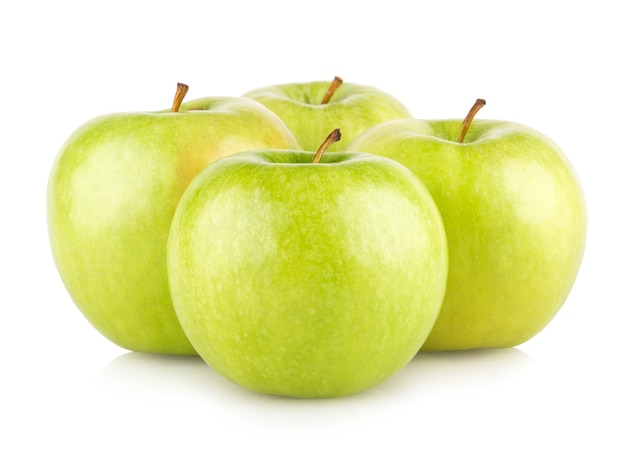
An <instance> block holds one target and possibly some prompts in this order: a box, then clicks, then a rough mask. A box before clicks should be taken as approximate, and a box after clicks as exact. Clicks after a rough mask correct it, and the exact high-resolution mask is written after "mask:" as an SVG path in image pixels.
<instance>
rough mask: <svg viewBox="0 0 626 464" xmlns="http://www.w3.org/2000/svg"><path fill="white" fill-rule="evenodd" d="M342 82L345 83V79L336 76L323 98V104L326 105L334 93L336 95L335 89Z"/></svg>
mask: <svg viewBox="0 0 626 464" xmlns="http://www.w3.org/2000/svg"><path fill="white" fill-rule="evenodd" d="M341 84H343V79H342V78H341V77H337V76H335V78H334V79H333V81H332V82H331V83H330V86H329V87H328V90H327V91H326V94H325V95H324V98H322V105H325V104H326V103H328V102H329V101H330V99H331V98H333V95H335V91H336V90H337V89H338V88H339V87H340V86H341Z"/></svg>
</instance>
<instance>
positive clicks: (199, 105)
mask: <svg viewBox="0 0 626 464" xmlns="http://www.w3.org/2000/svg"><path fill="white" fill-rule="evenodd" d="M276 146H279V147H285V148H290V147H294V146H296V147H297V145H296V142H295V139H294V137H293V135H292V134H291V133H290V132H289V130H288V129H287V128H286V126H285V125H284V124H283V123H282V121H280V120H279V119H278V117H276V116H275V115H273V114H271V113H270V112H269V111H267V109H266V108H264V107H262V106H261V105H260V104H258V103H256V102H254V101H252V100H248V99H243V98H222V97H220V98H205V99H200V100H194V101H190V102H188V103H185V104H183V105H182V107H181V109H180V111H179V112H177V113H170V112H156V113H119V114H112V115H106V116H102V117H99V118H96V119H94V120H92V121H89V122H87V123H86V124H85V125H83V126H82V127H80V128H79V129H77V130H76V131H75V132H74V133H73V134H72V135H71V136H70V137H69V139H68V140H67V142H66V143H65V144H64V146H63V147H62V148H61V150H60V152H59V154H58V156H57V158H56V160H55V162H54V165H53V167H52V172H51V174H50V178H49V183H48V230H49V237H50V244H51V247H52V252H53V255H54V260H55V262H56V265H57V268H58V271H59V274H60V276H61V278H62V280H63V282H64V284H65V286H66V288H67V290H68V292H69V293H70V295H71V297H72V298H73V300H74V302H75V303H76V305H77V306H78V308H79V309H80V310H81V311H82V313H83V314H84V315H85V317H86V318H87V319H88V320H89V321H90V322H91V324H92V325H93V326H94V327H95V328H96V329H98V330H99V331H100V332H101V333H102V334H103V335H104V336H106V337H107V338H108V339H110V340H111V341H113V342H114V343H116V344H118V345H120V346H122V347H124V348H126V349H129V350H134V351H145V352H156V353H170V354H193V353H195V351H194V349H193V347H192V346H191V344H190V343H189V341H188V340H187V337H186V336H185V334H184V332H183V330H182V328H181V327H180V324H179V323H178V320H177V319H176V315H175V312H174V308H173V306H172V302H171V298H170V294H169V287H168V282H167V269H166V263H165V259H166V244H167V236H168V233H169V226H170V222H171V220H172V217H173V216H174V211H175V209H176V205H177V204H178V201H179V199H180V197H181V195H182V193H183V192H184V190H185V188H186V187H187V185H188V184H189V183H190V182H191V180H192V179H193V178H194V177H195V176H196V174H197V173H198V172H199V171H200V170H201V169H203V168H204V167H206V166H207V165H208V164H209V163H211V162H212V161H214V160H216V159H218V158H221V157H223V156H225V155H229V154H232V153H235V152H238V151H243V150H247V149H253V148H261V147H276Z"/></svg>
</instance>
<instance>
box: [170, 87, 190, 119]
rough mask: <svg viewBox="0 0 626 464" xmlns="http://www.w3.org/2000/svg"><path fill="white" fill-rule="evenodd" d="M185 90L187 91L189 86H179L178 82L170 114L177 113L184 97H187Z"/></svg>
mask: <svg viewBox="0 0 626 464" xmlns="http://www.w3.org/2000/svg"><path fill="white" fill-rule="evenodd" d="M187 90H189V86H188V85H187V84H181V83H180V82H179V83H178V84H177V85H176V95H174V103H172V113H178V110H179V109H180V105H181V104H182V103H183V99H184V98H185V95H187Z"/></svg>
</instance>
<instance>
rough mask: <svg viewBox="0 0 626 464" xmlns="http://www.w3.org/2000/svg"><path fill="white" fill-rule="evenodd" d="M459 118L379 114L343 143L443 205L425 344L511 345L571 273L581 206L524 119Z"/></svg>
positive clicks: (567, 168)
mask: <svg viewBox="0 0 626 464" xmlns="http://www.w3.org/2000/svg"><path fill="white" fill-rule="evenodd" d="M483 104H484V100H479V101H477V104H476V105H475V106H474V107H473V109H472V111H471V112H470V114H469V115H468V117H467V118H466V119H465V121H463V122H462V121H460V120H439V121H423V120H416V119H407V120H402V121H393V122H389V123H385V124H381V125H379V126H377V127H375V128H373V129H371V130H368V131H366V132H365V133H363V134H362V135H360V136H359V137H358V138H357V139H356V140H354V141H353V142H352V143H351V144H350V146H349V149H350V150H359V151H365V152H370V153H375V154H378V155H382V156H386V157H389V158H391V159H393V160H396V161H398V162H400V163H402V164H403V165H405V166H407V167H408V168H410V169H411V171H412V172H413V173H414V174H416V175H417V176H418V177H419V178H420V179H421V180H422V182H423V183H424V184H425V185H426V187H427V188H428V190H429V191H430V193H431V194H432V196H433V198H434V200H435V202H436V204H437V206H438V208H439V211H440V212H441V215H442V218H443V221H444V224H445V227H446V233H447V237H448V250H449V254H450V262H449V275H448V285H447V290H446V296H445V299H444V302H443V307H442V309H441V314H440V315H439V318H438V320H437V322H436V324H435V326H434V328H433V331H432V333H431V335H430V336H429V338H428V339H427V341H426V342H425V343H424V346H423V348H422V349H423V350H424V351H427V350H428V351H437V350H461V349H472V348H489V347H510V346H515V345H518V344H520V343H522V342H524V341H527V340H529V339H530V338H532V337H533V336H534V335H536V334H537V333H538V332H539V331H541V330H542V329H543V328H544V327H545V326H546V325H547V324H548V322H549V321H550V320H551V319H552V318H553V317H554V316H555V314H556V313H557V312H558V310H559V309H560V308H561V307H562V305H563V303H564V301H565V300H566V298H567V296H568V294H569V292H570V290H571V288H572V286H573V285H574V281H575V279H576V275H577V273H578V269H579V267H580V264H581V260H582V257H583V252H584V247H585V236H586V227H587V214H586V208H585V202H584V197H583V192H582V189H581V185H580V183H579V181H578V179H577V176H576V173H575V171H574V169H573V167H572V165H571V164H570V162H569V161H568V159H567V158H566V157H565V155H564V154H563V152H562V151H561V150H560V149H559V147H558V146H557V145H556V144H555V143H554V142H553V141H552V140H551V139H549V138H548V137H546V136H545V135H543V134H541V133H539V132H538V131H536V130H533V129H531V128H529V127H527V126H524V125H521V124H517V123H512V122H505V121H492V120H491V121H490V120H478V121H474V122H473V123H472V118H473V117H474V115H475V113H476V111H477V110H478V109H479V108H480V106H482V105H483Z"/></svg>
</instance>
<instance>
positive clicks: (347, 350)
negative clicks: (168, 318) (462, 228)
mask: <svg viewBox="0 0 626 464" xmlns="http://www.w3.org/2000/svg"><path fill="white" fill-rule="evenodd" d="M333 133H335V131H333ZM325 146H327V144H324V145H323V146H322V147H320V150H319V151H318V152H317V156H316V158H315V159H312V158H313V157H314V153H312V152H306V151H293V150H256V151H250V152H247V153H242V154H237V155H233V156H230V157H227V158H224V159H222V160H219V161H217V162H215V163H213V164H212V165H211V166H209V167H208V168H207V169H206V170H205V171H204V172H202V173H201V174H200V175H199V176H198V177H197V178H196V179H195V180H194V181H193V182H192V183H191V185H190V186H189V189H188V190H187V191H186V192H185V194H184V196H183V198H182V199H181V202H180V204H179V206H178V209H177V210H176V215H175V217H174V220H173V222H172V228H171V232H170V238H169V243H168V270H169V277H170V287H171V293H172V298H173V301H174V306H175V308H176V313H177V314H178V318H179V320H180V322H181V324H182V326H183V328H184V330H185V332H186V334H187V335H188V337H189V340H190V341H191V342H192V344H193V346H194V347H195V348H196V350H197V351H198V353H199V354H200V355H201V356H202V357H203V359H204V360H205V361H206V362H207V363H208V364H209V365H210V366H212V367H213V368H214V369H215V370H216V371H217V372H218V373H220V374H222V375H223V376H224V377H226V378H228V379H230V380H231V381H233V382H234V383H237V384H239V385H241V386H244V387H246V388H248V389H250V390H253V391H258V392H263V393H268V394H276V395H283V396H294V397H334V396H342V395H348V394H351V393H355V392H358V391H361V390H364V389H366V388H368V387H371V386H373V385H375V384H377V383H379V382H382V381H383V380H385V379H387V378H388V377H390V376H391V375H392V374H393V373H394V372H396V371H398V370H399V369H400V368H402V367H403V366H404V365H405V364H406V363H407V362H409V360H411V359H412V358H413V356H414V355H415V354H416V352H417V351H418V349H419V347H420V346H421V345H422V343H423V342H424V340H425V339H426V337H427V336H428V333H429V332H430V330H431V328H432V324H433V323H434V321H435V319H436V317H437V314H438V313H439V308H440V305H441V301H442V299H443V294H444V291H445V282H446V275H447V247H446V238H445V232H444V229H443V223H442V221H441V217H440V215H439V212H438V211H437V209H436V207H435V204H434V202H433V200H432V198H431V197H430V195H429V194H428V192H427V191H426V189H425V188H424V186H423V185H422V184H421V183H420V182H419V181H418V180H417V179H416V178H415V176H413V175H412V174H411V172H410V171H409V170H408V169H406V168H405V167H403V166H401V165H400V164H399V163H396V162H393V161H391V160H388V159H385V158H382V157H378V156H372V155H369V154H355V153H345V152H342V153H327V154H325V155H324V156H323V157H322V159H321V161H320V162H315V161H317V159H318V158H319V156H320V155H319V154H320V153H321V152H323V150H325V148H324V147H325ZM214 231H219V233H214Z"/></svg>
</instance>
